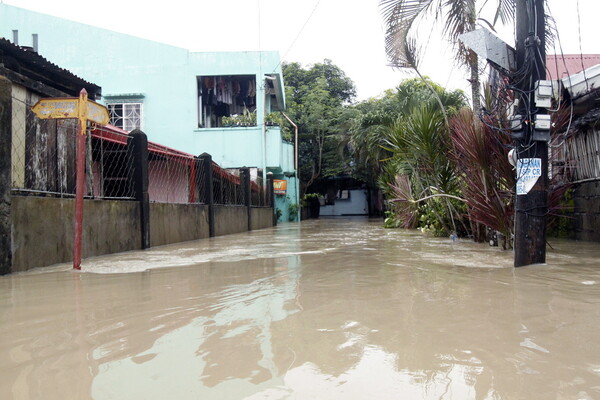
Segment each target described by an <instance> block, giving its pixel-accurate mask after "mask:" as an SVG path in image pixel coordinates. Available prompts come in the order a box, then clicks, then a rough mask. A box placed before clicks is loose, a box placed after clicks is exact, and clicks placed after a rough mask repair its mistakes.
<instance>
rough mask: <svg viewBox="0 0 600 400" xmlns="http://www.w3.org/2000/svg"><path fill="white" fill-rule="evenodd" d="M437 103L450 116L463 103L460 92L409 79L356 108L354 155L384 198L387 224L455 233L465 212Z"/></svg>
mask: <svg viewBox="0 0 600 400" xmlns="http://www.w3.org/2000/svg"><path fill="white" fill-rule="evenodd" d="M432 90H433V91H435V92H436V95H434V94H433V93H432ZM438 100H440V101H441V102H442V104H443V106H444V109H445V111H446V113H447V114H448V115H450V116H452V115H455V114H456V113H457V110H459V109H460V108H461V107H463V106H464V104H465V103H466V100H465V96H464V94H463V93H462V92H461V91H453V92H446V91H445V90H443V89H442V88H441V87H440V86H439V85H437V84H435V83H433V82H431V81H427V82H423V80H421V79H411V80H407V81H404V82H402V84H401V85H400V86H398V87H397V88H396V90H390V91H387V92H386V94H385V96H384V97H383V98H381V99H371V100H369V101H368V102H365V103H364V104H361V105H359V106H357V108H359V110H360V111H361V115H360V117H359V118H358V119H357V120H356V124H355V125H354V129H353V130H352V134H351V140H352V144H353V148H354V149H356V151H355V152H354V154H355V156H356V159H357V161H358V164H359V165H360V166H361V167H362V169H363V171H365V172H366V171H369V173H370V175H371V176H372V177H376V180H377V182H378V184H379V187H380V188H381V189H382V191H383V193H384V195H385V197H386V198H387V199H388V202H389V208H390V211H391V213H393V218H392V216H391V215H390V216H388V218H391V219H390V220H389V221H388V223H386V225H388V226H399V227H402V228H416V227H420V228H422V229H423V230H425V231H428V232H431V233H433V234H435V235H445V234H447V233H449V232H453V231H457V230H458V229H457V224H461V223H462V220H463V217H462V216H463V215H464V214H466V212H465V211H466V210H465V206H464V204H463V202H462V201H460V200H457V198H460V197H461V192H460V187H459V184H458V179H457V175H456V174H455V164H454V162H453V160H451V159H450V158H449V153H450V148H451V145H450V143H451V142H450V138H449V132H448V128H447V125H446V123H445V118H444V114H443V111H442V109H441V108H440V105H439V102H438ZM463 231H464V229H463Z"/></svg>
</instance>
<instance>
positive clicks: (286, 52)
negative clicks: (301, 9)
mask: <svg viewBox="0 0 600 400" xmlns="http://www.w3.org/2000/svg"><path fill="white" fill-rule="evenodd" d="M319 4H321V0H317V2H316V4H315V6H314V7H313V9H312V11H311V12H310V15H309V16H308V18H307V19H306V21H304V24H303V25H302V27H301V28H300V30H299V31H298V34H297V35H296V37H295V38H294V40H293V41H292V43H291V44H290V46H289V47H288V48H287V50H286V51H285V53H284V54H283V57H281V59H280V60H279V63H278V64H277V65H276V66H275V68H273V72H276V71H277V68H279V66H280V65H281V63H283V61H284V60H285V58H286V57H287V55H288V53H289V52H290V50H291V49H292V47H294V45H295V44H296V41H297V40H298V38H299V37H300V35H301V34H302V32H303V31H304V28H306V25H308V22H309V21H310V20H311V18H312V16H313V15H314V13H315V11H317V8H318V7H319Z"/></svg>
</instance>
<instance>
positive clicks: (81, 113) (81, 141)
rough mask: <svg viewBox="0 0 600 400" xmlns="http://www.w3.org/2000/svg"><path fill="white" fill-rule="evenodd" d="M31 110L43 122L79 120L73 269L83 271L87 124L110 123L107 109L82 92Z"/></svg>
mask: <svg viewBox="0 0 600 400" xmlns="http://www.w3.org/2000/svg"><path fill="white" fill-rule="evenodd" d="M31 110H32V111H33V112H34V113H35V115H37V116H38V117H39V118H41V119H77V120H78V123H77V157H76V162H75V171H76V173H75V212H74V214H75V215H74V216H75V218H74V224H73V225H74V226H73V269H81V254H82V247H83V244H82V243H83V239H82V238H83V194H84V192H85V161H86V160H85V158H86V157H85V141H86V132H87V121H88V120H90V121H93V122H95V123H97V124H100V125H106V124H108V121H109V120H110V118H109V117H108V110H107V109H106V107H104V106H102V105H100V104H98V103H94V102H93V101H90V100H88V93H87V91H86V90H85V89H81V92H79V97H63V98H60V97H59V98H53V99H42V100H40V101H38V102H37V103H35V105H34V106H33V107H32V108H31Z"/></svg>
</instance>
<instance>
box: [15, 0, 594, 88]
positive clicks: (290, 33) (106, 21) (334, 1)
mask: <svg viewBox="0 0 600 400" xmlns="http://www.w3.org/2000/svg"><path fill="white" fill-rule="evenodd" d="M3 3H6V4H10V5H14V6H18V7H22V8H27V9H31V10H34V11H38V12H42V13H46V14H51V15H55V16H59V17H62V18H66V19H70V20H74V21H77V22H82V23H86V24H90V25H95V26H99V27H102V28H107V29H111V30H115V31H118V32H122V33H127V34H131V35H135V36H139V37H142V38H145V39H151V40H156V41H160V42H163V43H167V44H171V45H175V46H179V47H183V48H187V49H189V50H192V51H236V50H240V51H249V50H278V51H279V53H280V56H281V57H282V58H283V59H284V61H297V62H300V63H302V64H304V65H308V64H311V63H315V62H321V61H323V59H325V58H329V59H331V60H332V61H333V63H334V64H336V65H338V66H339V67H340V68H341V69H342V70H344V72H345V73H346V74H347V75H348V76H349V77H350V78H351V79H352V80H353V81H354V83H355V84H356V86H357V91H358V100H364V99H366V98H368V97H372V96H377V95H379V94H381V93H382V92H383V91H384V90H385V89H389V88H393V87H395V86H396V85H398V83H400V81H401V80H402V79H404V78H407V77H411V76H413V74H412V73H409V72H404V71H398V70H393V69H392V68H390V67H388V66H387V65H386V57H385V52H384V39H383V37H384V28H383V22H382V18H381V13H380V8H379V0H219V1H215V0H196V1H190V0H170V1H168V2H165V1H152V0H102V1H101V2H100V1H99V2H91V1H81V0H78V1H74V0H3ZM548 4H549V8H550V11H551V13H552V15H553V16H554V17H555V19H556V20H557V25H558V29H559V33H560V37H561V43H562V47H563V51H564V52H565V53H579V52H580V41H579V32H580V31H581V38H582V40H581V51H582V52H583V53H600V41H599V40H597V33H596V32H597V27H596V26H595V25H594V24H598V12H599V11H600V0H549V2H548ZM578 8H579V13H578V12H577V11H578ZM578 15H579V17H578ZM488 17H489V16H488ZM489 18H492V17H489ZM421 31H422V33H421V35H420V37H419V38H420V39H422V43H423V46H424V50H423V51H424V59H423V64H422V67H421V68H422V72H423V73H424V74H426V75H429V76H431V77H432V78H433V79H434V80H435V81H436V82H438V83H440V84H441V85H443V86H446V87H448V88H450V89H452V88H461V89H465V90H466V88H467V82H466V78H467V76H468V75H467V73H466V71H465V70H463V69H461V68H460V67H457V66H455V65H454V62H453V61H452V60H453V58H452V52H451V49H450V48H449V46H448V45H447V43H446V42H444V41H443V39H441V38H440V37H439V33H438V31H436V29H435V27H434V28H432V27H431V25H427V24H425V23H424V24H422V26H421ZM512 32H513V30H512V28H511V27H508V28H504V29H503V31H502V33H500V36H501V37H502V38H503V39H504V40H505V41H507V42H508V43H509V44H511V45H514V38H513V34H512ZM421 36H422V37H421Z"/></svg>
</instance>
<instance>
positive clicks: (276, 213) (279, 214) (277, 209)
mask: <svg viewBox="0 0 600 400" xmlns="http://www.w3.org/2000/svg"><path fill="white" fill-rule="evenodd" d="M282 214H283V211H281V210H280V209H279V208H276V209H275V217H277V221H280V220H281V215H282Z"/></svg>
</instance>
